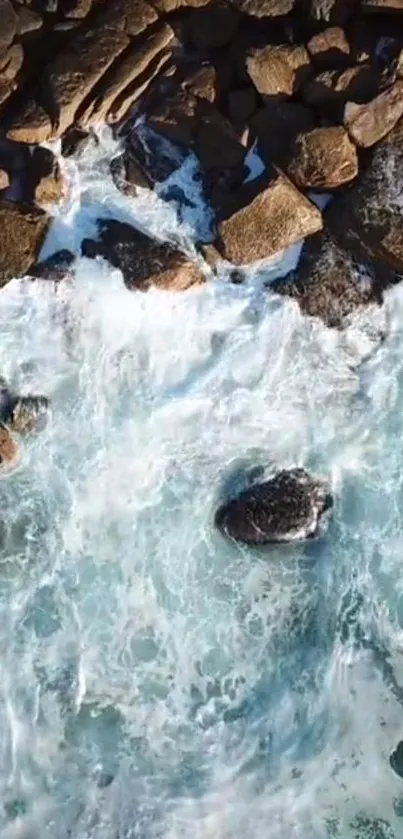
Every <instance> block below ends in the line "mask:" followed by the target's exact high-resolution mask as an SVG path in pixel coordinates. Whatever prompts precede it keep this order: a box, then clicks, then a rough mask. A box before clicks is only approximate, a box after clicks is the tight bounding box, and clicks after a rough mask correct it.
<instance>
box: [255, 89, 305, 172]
mask: <svg viewBox="0 0 403 839" xmlns="http://www.w3.org/2000/svg"><path fill="white" fill-rule="evenodd" d="M314 126H315V118H314V114H313V112H312V111H311V110H310V109H309V108H306V107H305V106H304V105H300V104H299V102H279V103H277V104H275V105H270V106H266V107H264V108H260V109H259V111H257V112H256V114H255V115H254V116H253V118H252V120H251V128H252V131H253V134H254V136H255V137H256V138H257V141H258V147H257V150H258V152H259V154H260V156H261V157H262V158H263V160H264V161H265V162H266V163H270V161H274V163H277V164H278V165H279V166H280V167H283V166H286V165H287V163H288V162H289V160H290V151H291V149H292V146H293V143H294V142H295V140H296V138H297V137H298V135H299V134H302V133H304V132H308V131H311V129H313V128H314Z"/></svg>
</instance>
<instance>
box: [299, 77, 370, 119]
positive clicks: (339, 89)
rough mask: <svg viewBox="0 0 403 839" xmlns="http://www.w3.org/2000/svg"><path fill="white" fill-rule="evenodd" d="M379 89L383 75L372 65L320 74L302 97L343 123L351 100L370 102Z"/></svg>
mask: <svg viewBox="0 0 403 839" xmlns="http://www.w3.org/2000/svg"><path fill="white" fill-rule="evenodd" d="M378 90H379V74H378V73H377V72H376V70H374V68H373V67H372V66H370V65H369V64H359V65H357V66H356V67H348V68H347V69H346V70H344V71H343V72H339V71H338V70H326V71H324V72H323V73H320V74H319V75H317V76H315V78H314V79H311V80H310V81H309V82H307V84H305V85H304V87H303V90H302V97H303V99H304V101H305V102H306V104H307V105H310V106H311V107H313V108H315V109H317V110H318V111H320V112H322V113H323V114H324V115H325V116H329V117H330V118H331V119H334V120H337V121H338V120H340V121H341V118H342V115H343V111H344V107H345V105H346V103H347V102H348V101H349V100H352V101H354V102H368V101H369V100H370V99H372V98H373V97H374V96H376V94H377V93H378Z"/></svg>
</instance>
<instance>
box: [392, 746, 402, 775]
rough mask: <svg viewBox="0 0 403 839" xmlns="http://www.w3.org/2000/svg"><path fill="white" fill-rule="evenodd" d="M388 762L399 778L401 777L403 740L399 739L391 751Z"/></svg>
mask: <svg viewBox="0 0 403 839" xmlns="http://www.w3.org/2000/svg"><path fill="white" fill-rule="evenodd" d="M389 763H390V765H391V768H392V769H393V771H394V772H395V773H396V775H398V776H399V778H403V740H400V742H399V743H398V744H397V746H396V748H395V749H394V751H393V752H392V754H391V756H390V758H389Z"/></svg>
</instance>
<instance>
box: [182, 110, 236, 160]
mask: <svg viewBox="0 0 403 839" xmlns="http://www.w3.org/2000/svg"><path fill="white" fill-rule="evenodd" d="M198 117H199V119H198V123H197V126H196V130H195V140H194V149H195V152H196V154H197V156H198V158H199V160H200V163H201V166H202V168H203V169H204V171H208V170H209V169H214V168H220V167H222V166H225V167H232V166H239V164H240V163H242V162H243V160H244V157H245V154H246V149H245V148H244V146H243V145H242V143H240V141H239V139H238V137H237V135H236V133H235V131H234V128H233V126H232V125H231V123H230V122H229V120H227V119H226V118H225V117H224V116H223V115H222V114H221V113H220V112H219V111H218V110H217V109H216V108H215V107H214V105H210V104H209V103H208V102H201V103H200V107H199V108H198Z"/></svg>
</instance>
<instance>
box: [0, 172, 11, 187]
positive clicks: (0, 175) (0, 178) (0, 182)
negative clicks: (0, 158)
mask: <svg viewBox="0 0 403 839" xmlns="http://www.w3.org/2000/svg"><path fill="white" fill-rule="evenodd" d="M9 186H10V177H9V174H8V172H6V171H5V169H0V189H7V188H8V187H9Z"/></svg>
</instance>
